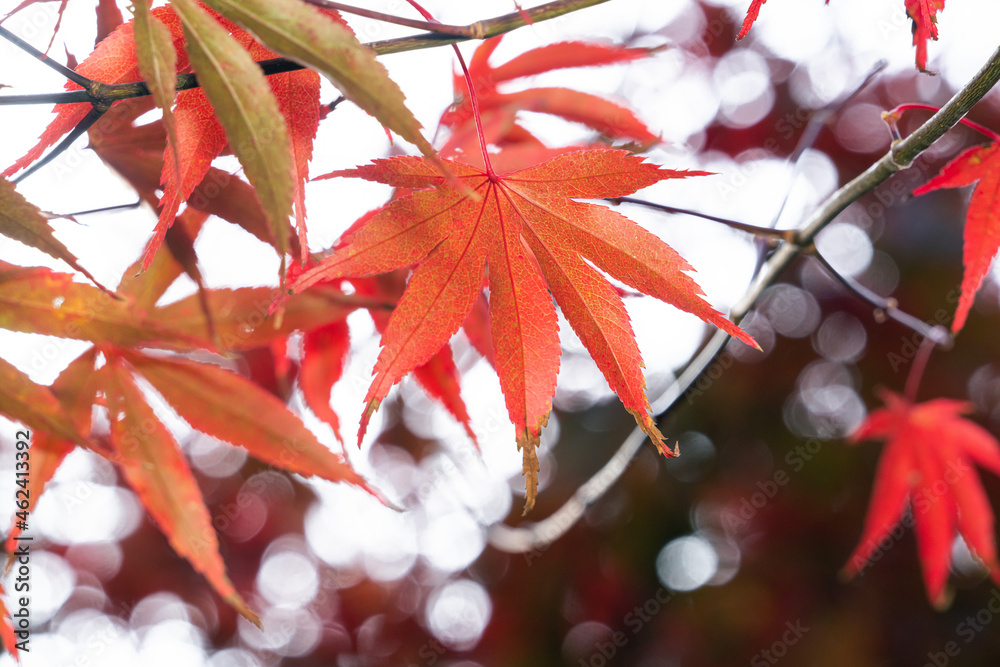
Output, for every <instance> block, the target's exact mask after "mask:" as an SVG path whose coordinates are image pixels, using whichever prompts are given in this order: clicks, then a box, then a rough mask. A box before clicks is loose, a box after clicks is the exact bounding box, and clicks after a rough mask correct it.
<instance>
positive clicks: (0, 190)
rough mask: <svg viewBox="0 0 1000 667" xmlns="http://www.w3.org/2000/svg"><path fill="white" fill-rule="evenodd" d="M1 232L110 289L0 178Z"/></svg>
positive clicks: (34, 209)
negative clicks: (99, 280) (83, 264)
mask: <svg viewBox="0 0 1000 667" xmlns="http://www.w3.org/2000/svg"><path fill="white" fill-rule="evenodd" d="M0 234H3V235H4V236H7V237H9V238H12V239H15V240H17V241H20V242H21V243H24V244H25V245H29V246H31V247H32V248H38V249H39V250H41V251H42V252H44V253H45V254H47V255H50V256H52V257H55V258H56V259H61V260H62V261H64V262H66V263H67V264H69V265H70V266H72V267H73V268H74V269H76V270H77V271H79V272H80V273H82V274H83V275H85V276H87V278H89V279H90V282H92V283H94V284H95V285H97V286H98V287H100V288H101V289H102V290H104V291H105V292H109V290H108V289H107V288H106V287H104V286H103V285H101V283H99V282H97V279H96V278H94V276H92V275H91V274H90V271H88V270H87V269H85V268H83V267H82V266H80V263H79V262H78V261H77V259H76V256H75V255H73V253H71V252H70V251H69V249H68V248H67V247H66V246H65V245H63V244H62V242H61V241H60V240H59V239H57V238H56V237H55V236H54V235H53V234H52V227H50V226H49V221H48V220H46V219H45V216H43V215H42V212H41V211H39V210H38V208H37V207H36V206H35V205H34V204H32V203H30V202H29V201H28V200H26V199H25V198H24V197H22V196H21V195H20V193H18V192H17V190H15V189H14V186H13V185H12V184H11V183H8V182H7V181H6V180H4V179H2V178H0Z"/></svg>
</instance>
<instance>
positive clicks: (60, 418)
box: [0, 358, 89, 447]
mask: <svg viewBox="0 0 1000 667" xmlns="http://www.w3.org/2000/svg"><path fill="white" fill-rule="evenodd" d="M0 414H4V415H7V416H8V417H10V418H11V419H13V420H14V421H19V422H21V423H23V424H25V425H26V426H28V427H29V428H32V429H35V430H37V431H46V432H48V433H52V434H55V435H57V436H59V437H60V438H63V439H66V440H71V441H73V442H75V443H76V444H78V445H81V446H84V447H86V446H87V445H88V444H89V443H88V442H87V438H86V437H85V436H84V435H83V434H82V433H80V431H79V430H78V429H77V427H76V425H75V424H74V423H73V420H72V419H70V417H69V415H67V414H66V411H65V409H64V408H63V406H62V404H61V403H60V402H59V399H57V398H56V397H55V396H54V395H53V393H52V391H51V390H50V389H49V388H48V387H45V386H42V385H40V384H35V383H34V382H32V381H31V379H30V378H29V377H28V376H27V375H25V374H24V373H22V372H21V371H19V370H18V369H17V368H15V367H14V366H12V365H11V364H9V363H7V362H6V361H5V360H4V359H3V358H0Z"/></svg>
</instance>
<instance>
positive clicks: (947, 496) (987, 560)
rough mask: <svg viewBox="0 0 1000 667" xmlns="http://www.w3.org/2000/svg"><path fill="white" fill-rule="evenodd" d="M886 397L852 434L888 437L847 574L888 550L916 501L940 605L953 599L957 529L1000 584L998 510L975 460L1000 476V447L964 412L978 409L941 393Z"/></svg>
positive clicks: (921, 547) (929, 576) (925, 559)
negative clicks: (928, 397)
mask: <svg viewBox="0 0 1000 667" xmlns="http://www.w3.org/2000/svg"><path fill="white" fill-rule="evenodd" d="M881 398H882V400H883V401H884V402H885V404H886V407H884V408H880V409H878V410H875V411H873V412H872V413H871V414H870V415H869V416H868V418H867V419H866V420H865V421H864V423H862V424H861V426H859V427H858V429H857V430H856V431H855V432H854V433H853V434H852V435H851V440H852V441H854V442H857V441H859V440H865V439H869V438H883V439H886V440H887V441H888V442H887V444H886V446H885V449H884V451H883V452H882V458H881V460H880V461H879V465H878V470H877V472H876V474H875V488H874V490H873V491H872V500H871V505H870V506H869V508H868V515H867V517H866V518H865V527H864V532H863V534H862V536H861V541H860V543H859V544H858V546H857V548H856V549H855V550H854V553H853V554H851V557H850V558H849V559H848V563H847V565H846V566H845V568H844V572H845V574H846V575H847V576H853V575H855V574H857V573H858V572H860V571H861V570H862V569H863V568H864V567H865V565H866V563H867V562H868V561H869V559H870V558H871V557H872V556H873V555H874V554H875V553H876V552H877V551H879V550H880V549H884V548H885V547H884V546H880V543H884V539H885V538H886V537H887V536H888V535H889V534H890V532H891V531H892V529H893V528H894V527H895V525H896V524H897V523H899V522H900V520H901V517H902V515H903V511H904V509H905V507H906V504H907V501H909V503H910V512H911V514H912V517H913V522H914V527H915V531H916V537H917V551H918V554H919V556H920V562H921V564H922V566H923V572H924V583H925V585H926V587H927V595H928V597H929V598H930V600H931V602H932V603H933V604H935V605H937V606H940V605H941V604H943V603H944V601H945V583H946V581H947V578H948V567H949V565H950V564H951V546H952V543H953V542H954V540H955V536H956V533H957V534H960V535H961V536H962V537H963V538H964V539H965V543H966V545H968V547H969V549H970V550H971V551H972V552H973V553H974V554H975V555H976V556H977V557H978V558H979V559H980V560H981V561H982V562H983V563H984V564H985V566H986V567H987V568H988V569H989V572H990V576H992V578H993V579H994V581H997V582H1000V565H998V564H997V553H996V543H995V540H994V537H993V521H994V519H993V510H992V509H991V508H990V502H989V499H988V498H987V497H986V493H985V492H984V491H983V488H982V485H981V483H980V481H979V477H978V476H977V475H975V474H974V468H973V467H972V466H971V465H970V463H977V464H979V465H980V466H983V467H985V468H989V469H990V470H992V471H993V472H994V473H995V474H997V475H1000V444H998V443H997V441H996V438H994V437H993V436H992V435H991V434H990V433H989V432H988V431H986V430H985V429H983V428H982V427H980V426H978V425H977V424H975V423H973V422H971V421H969V420H967V419H965V418H963V417H961V416H960V415H961V414H963V413H967V412H970V411H971V409H972V406H971V405H969V404H968V403H965V402H963V401H955V400H949V399H943V398H939V399H935V400H932V401H927V402H925V403H920V404H914V403H912V402H910V401H909V400H908V399H906V398H903V397H902V396H900V395H898V394H895V393H892V392H889V391H885V392H883V393H882V396H881ZM890 539H891V538H890Z"/></svg>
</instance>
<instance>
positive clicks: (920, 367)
mask: <svg viewBox="0 0 1000 667" xmlns="http://www.w3.org/2000/svg"><path fill="white" fill-rule="evenodd" d="M935 347H937V345H936V344H935V343H934V341H933V340H931V339H930V338H925V339H924V342H923V343H921V344H920V347H919V348H918V349H917V356H916V357H915V358H914V359H913V365H912V366H911V367H910V374H909V375H908V376H907V377H906V388H905V389H904V390H903V394H904V395H905V396H906V398H907V400H909V401H910V403H916V402H917V392H918V391H919V390H920V381H921V380H922V379H923V378H924V371H925V370H927V362H928V361H929V360H930V358H931V352H933V351H934V348H935Z"/></svg>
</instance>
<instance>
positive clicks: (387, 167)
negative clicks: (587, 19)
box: [292, 149, 754, 511]
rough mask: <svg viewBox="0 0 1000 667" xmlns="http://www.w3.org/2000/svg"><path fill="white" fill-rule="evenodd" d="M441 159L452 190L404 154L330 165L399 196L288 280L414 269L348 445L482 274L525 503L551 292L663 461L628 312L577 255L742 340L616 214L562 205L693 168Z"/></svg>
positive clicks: (567, 158) (594, 154)
mask: <svg viewBox="0 0 1000 667" xmlns="http://www.w3.org/2000/svg"><path fill="white" fill-rule="evenodd" d="M448 166H449V168H450V169H451V171H452V173H453V174H454V175H455V177H456V178H457V180H458V182H459V184H460V185H461V186H464V187H455V186H453V185H452V184H451V182H449V181H448V180H446V179H445V178H444V177H443V176H441V174H440V172H439V171H438V170H437V169H436V168H435V167H434V166H433V165H431V164H430V163H428V162H427V161H425V160H424V159H423V158H416V157H399V158H393V159H388V160H376V161H375V162H374V164H371V165H367V166H362V167H358V168H356V169H350V170H346V171H341V172H335V173H334V174H333V175H339V176H352V177H360V178H365V179H368V180H372V181H377V182H381V183H385V184H388V185H392V186H395V187H397V188H407V189H409V190H412V191H413V192H412V193H411V194H409V195H408V196H404V197H400V198H397V199H395V200H393V201H391V202H390V203H389V204H387V205H386V206H385V207H383V208H382V209H380V210H379V211H377V212H376V213H375V214H374V215H371V216H367V219H365V220H364V222H363V224H360V225H356V226H355V227H354V228H353V229H352V231H351V232H350V233H349V235H348V236H347V237H346V238H345V242H344V244H343V245H342V246H341V247H339V248H338V249H337V250H336V251H335V252H334V253H333V254H332V255H330V256H329V257H327V258H326V259H324V260H323V261H322V262H321V263H320V265H319V266H317V267H316V268H314V269H311V270H309V271H307V272H306V273H304V274H303V275H302V276H300V277H299V278H298V279H296V280H295V281H294V282H293V283H292V288H293V290H295V291H300V290H303V289H306V288H307V287H309V286H310V285H313V284H315V283H317V282H320V281H323V280H330V279H333V278H338V277H343V276H363V275H371V274H375V273H385V272H389V271H394V270H397V269H401V268H405V267H409V266H411V265H414V264H417V268H416V270H415V271H414V273H413V275H412V277H411V278H410V281H409V284H408V285H407V289H406V291H405V293H404V294H403V297H402V298H401V299H400V301H399V305H398V306H397V307H396V309H395V310H394V311H393V314H392V317H391V318H390V320H389V323H388V326H387V327H386V329H385V332H384V334H383V336H382V345H383V349H382V351H381V353H380V355H379V357H378V360H377V361H376V363H375V371H374V373H375V376H376V377H375V380H374V382H373V383H372V385H371V387H370V389H369V391H368V395H367V397H366V401H367V407H366V410H365V413H364V417H363V419H362V423H361V428H360V431H359V440H360V439H361V438H362V437H363V436H364V432H365V429H366V427H367V423H368V420H369V418H370V417H371V414H372V413H373V412H374V411H375V410H376V409H377V408H378V406H379V404H380V403H381V402H382V399H384V398H385V396H386V394H387V393H388V391H389V389H390V388H391V387H392V385H393V384H395V383H396V382H398V381H399V380H400V379H401V378H402V377H403V376H404V375H405V374H406V373H408V372H410V371H411V370H413V369H414V368H416V367H417V366H420V365H422V364H424V363H426V362H427V361H428V360H429V359H431V357H433V356H434V355H435V354H436V353H437V352H438V350H440V349H441V348H442V347H443V346H444V345H445V344H446V343H447V342H448V340H449V339H450V338H451V336H452V334H454V333H455V332H456V331H457V330H458V328H459V327H460V326H462V324H463V322H464V321H465V319H466V317H467V315H468V314H469V312H470V311H471V310H472V308H473V306H474V304H475V303H476V301H477V299H478V297H479V295H480V292H481V291H482V288H483V284H484V279H485V281H486V284H487V285H488V289H489V314H490V330H491V337H492V346H493V358H494V366H495V368H496V370H497V373H498V375H499V378H500V385H501V388H502V390H503V393H504V397H505V399H506V403H507V410H508V413H509V415H510V418H511V421H512V422H513V423H514V427H515V432H516V437H517V444H518V447H519V448H520V449H522V452H523V458H524V466H523V468H524V474H525V476H526V478H527V480H526V481H527V486H528V498H527V503H526V505H527V507H526V511H527V509H530V507H531V505H532V504H533V502H534V496H535V490H536V489H535V485H536V476H535V473H536V471H537V459H536V457H535V447H536V446H537V444H538V439H539V434H540V430H541V427H542V426H543V425H544V424H545V423H546V421H547V419H548V415H549V411H550V410H551V407H552V404H551V400H552V395H553V393H554V391H555V384H556V374H557V372H558V369H559V356H560V347H559V333H558V325H557V320H556V311H555V306H554V304H553V297H555V301H556V303H558V305H559V306H560V307H561V308H562V310H563V313H564V314H565V315H566V318H567V319H568V320H569V322H570V325H571V326H572V327H573V329H574V331H575V332H576V333H577V335H578V336H579V337H580V339H581V341H583V343H584V345H585V346H586V347H587V349H588V351H589V352H590V354H591V356H593V357H594V359H595V361H596V362H597V365H598V366H599V367H600V369H601V371H602V372H603V373H604V376H605V378H606V379H607V380H608V383H609V384H610V385H611V387H612V389H614V391H615V392H616V393H617V394H618V396H619V397H620V398H621V400H622V402H623V403H624V405H625V407H626V408H627V409H628V410H629V411H630V412H631V413H632V414H633V415H634V416H635V418H636V421H637V422H638V423H639V425H640V426H641V427H642V428H643V430H645V431H646V433H648V434H649V435H650V437H651V438H652V439H653V441H654V442H655V443H656V445H657V447H659V448H660V450H661V451H662V452H663V453H664V454H667V455H670V450H669V449H668V448H667V447H666V445H665V444H664V442H663V436H662V435H661V434H660V432H659V431H658V430H657V428H656V425H655V423H654V422H653V419H652V418H651V417H650V415H649V404H648V402H647V399H646V395H645V380H644V378H643V374H642V358H641V356H640V354H639V349H638V347H637V345H636V342H635V337H634V335H633V333H632V327H631V324H630V322H629V318H628V314H627V313H626V311H625V307H624V305H623V304H622V301H621V298H620V297H619V296H618V294H617V293H616V292H615V290H614V288H613V287H612V286H611V284H610V283H608V282H607V280H605V279H604V278H603V277H602V276H601V274H600V273H598V272H597V271H595V270H594V268H592V267H591V265H590V264H588V262H590V263H592V264H593V265H594V266H596V267H597V268H598V269H600V270H602V271H604V272H606V273H608V274H609V275H611V276H612V277H614V278H616V279H618V280H621V281H622V282H624V283H627V284H629V285H631V286H632V287H634V288H636V289H638V290H640V291H642V292H643V293H646V294H650V295H652V296H655V297H657V298H659V299H662V300H664V301H666V302H667V303H670V304H673V305H675V306H677V307H679V308H681V309H683V310H685V311H687V312H690V313H694V314H695V315H697V316H699V317H700V318H702V319H703V320H705V321H706V322H711V323H712V324H715V325H716V326H718V327H720V328H722V329H724V330H725V331H727V332H729V333H730V334H732V335H733V336H736V337H737V338H739V339H741V340H743V341H744V342H747V343H749V344H754V343H753V339H752V338H751V337H750V336H748V335H747V334H746V333H744V332H743V331H742V330H741V329H739V327H737V326H736V325H734V324H733V323H732V322H730V321H729V320H727V319H726V318H725V317H723V316H722V315H721V314H720V313H718V312H716V311H715V310H713V309H712V308H711V306H709V304H708V303H707V302H706V301H704V300H703V299H702V298H701V296H700V295H701V290H700V288H699V287H698V285H697V283H695V281H694V280H693V279H692V278H691V277H690V276H689V275H687V273H685V272H686V271H690V270H691V267H690V265H688V263H687V262H685V261H684V259H683V258H681V256H680V255H678V254H677V252H676V251H674V250H673V249H672V248H671V247H670V246H668V245H667V244H665V243H664V242H663V241H661V240H660V239H659V238H658V237H656V236H654V235H653V234H650V233H649V232H647V231H646V230H644V229H642V228H641V227H639V226H638V225H636V224H635V223H633V222H632V221H630V220H628V219H627V218H625V217H624V216H622V215H621V214H619V213H617V212H616V211H613V210H611V209H609V208H606V207H603V206H597V205H594V204H585V203H581V202H576V201H573V199H574V198H600V197H618V196H624V195H626V194H629V193H632V192H634V191H635V190H637V189H639V188H643V187H646V186H649V185H652V184H653V183H656V182H658V181H661V180H664V179H668V178H683V177H686V176H694V175H701V174H703V172H689V171H674V170H669V169H663V168H660V167H658V166H656V165H653V164H648V163H644V162H643V160H642V158H639V157H635V156H633V155H631V154H629V153H628V152H627V151H620V150H608V149H591V150H580V151H575V152H571V153H565V154H563V155H560V156H558V157H555V158H553V159H551V160H549V161H547V162H544V163H542V164H539V165H537V166H534V167H530V168H528V169H523V170H520V171H515V172H510V173H504V174H497V173H495V172H494V171H493V170H492V168H488V169H487V170H486V171H483V170H482V169H479V168H476V167H473V166H469V165H467V164H462V163H458V162H448ZM487 267H488V268H487Z"/></svg>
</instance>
